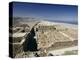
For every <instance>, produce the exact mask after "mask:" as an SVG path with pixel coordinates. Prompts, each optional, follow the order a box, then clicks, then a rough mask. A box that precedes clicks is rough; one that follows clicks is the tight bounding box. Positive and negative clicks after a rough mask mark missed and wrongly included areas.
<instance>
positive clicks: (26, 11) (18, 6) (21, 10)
mask: <svg viewBox="0 0 80 60" xmlns="http://www.w3.org/2000/svg"><path fill="white" fill-rule="evenodd" d="M13 16H18V17H21V16H22V17H24V16H31V17H38V18H42V19H48V20H56V21H60V20H61V21H73V22H77V21H78V7H77V6H71V5H55V4H53V5H51V4H47V5H45V4H33V3H32V4H31V3H20V2H19V3H18V2H15V3H13Z"/></svg>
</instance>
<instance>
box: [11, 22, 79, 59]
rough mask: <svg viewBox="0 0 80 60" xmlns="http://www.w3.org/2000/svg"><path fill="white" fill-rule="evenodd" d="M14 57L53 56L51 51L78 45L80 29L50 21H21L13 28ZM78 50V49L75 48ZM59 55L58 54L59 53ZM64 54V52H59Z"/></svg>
mask: <svg viewBox="0 0 80 60" xmlns="http://www.w3.org/2000/svg"><path fill="white" fill-rule="evenodd" d="M10 30H12V31H13V34H11V33H10V38H13V39H12V40H10V41H13V42H12V43H10V45H12V46H13V57H15V58H17V57H40V56H53V55H55V53H49V52H50V51H55V50H58V49H62V48H68V47H74V46H77V45H78V31H77V29H74V28H68V27H65V26H63V25H59V24H54V23H49V22H43V21H42V22H35V23H20V24H19V25H16V26H15V27H13V28H11V29H10ZM74 50H76V49H74ZM57 55H58V54H57ZM59 55H64V54H59Z"/></svg>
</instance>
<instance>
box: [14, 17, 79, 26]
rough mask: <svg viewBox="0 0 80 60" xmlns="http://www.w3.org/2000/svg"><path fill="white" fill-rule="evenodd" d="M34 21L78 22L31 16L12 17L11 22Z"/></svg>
mask: <svg viewBox="0 0 80 60" xmlns="http://www.w3.org/2000/svg"><path fill="white" fill-rule="evenodd" d="M35 21H51V22H58V23H69V24H76V25H78V22H73V21H61V20H60V21H59V20H58V21H57V20H48V19H38V18H33V17H13V24H18V23H19V22H35Z"/></svg>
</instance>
